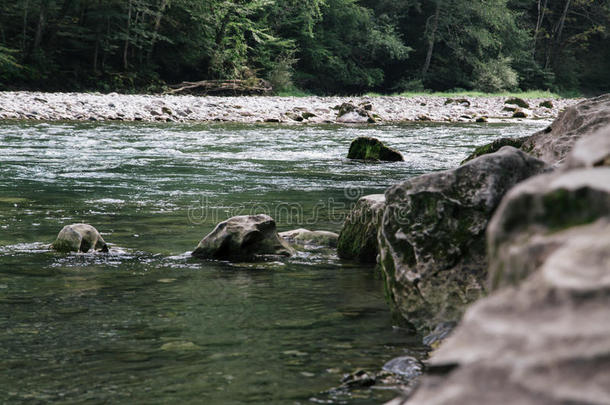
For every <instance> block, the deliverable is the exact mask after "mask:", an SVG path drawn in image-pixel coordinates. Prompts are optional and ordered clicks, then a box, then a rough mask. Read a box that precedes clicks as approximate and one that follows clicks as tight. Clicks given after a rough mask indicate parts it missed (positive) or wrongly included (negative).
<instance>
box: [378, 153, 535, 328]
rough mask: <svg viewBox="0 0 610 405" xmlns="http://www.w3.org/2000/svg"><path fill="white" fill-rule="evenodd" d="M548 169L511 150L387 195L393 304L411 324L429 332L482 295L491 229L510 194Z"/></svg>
mask: <svg viewBox="0 0 610 405" xmlns="http://www.w3.org/2000/svg"><path fill="white" fill-rule="evenodd" d="M544 168H545V164H544V162H542V161H540V160H538V159H536V158H534V157H532V156H530V155H527V154H526V153H524V152H522V151H519V150H517V149H515V148H513V147H510V146H506V147H504V148H502V149H500V150H499V151H498V152H496V153H493V154H489V155H484V156H481V157H479V158H477V159H474V160H472V161H470V162H468V163H466V164H464V165H462V166H460V167H458V168H456V169H452V170H448V171H444V172H438V173H432V174H427V175H424V176H419V177H416V178H413V179H410V180H407V181H405V182H403V183H400V184H398V185H395V186H393V187H391V188H389V189H388V191H386V194H385V197H386V209H385V212H384V215H383V222H382V226H381V229H380V231H379V240H378V242H379V249H380V265H381V269H382V273H383V276H384V280H385V283H386V293H387V294H388V298H389V300H390V302H392V303H393V305H394V307H395V309H396V310H397V311H398V312H399V313H400V315H401V316H402V317H403V318H404V319H406V321H407V322H409V323H411V324H412V325H413V326H415V327H416V328H418V329H420V330H422V331H424V332H427V331H429V330H431V329H432V328H433V327H434V326H435V325H436V324H438V323H440V322H448V321H455V320H457V319H459V318H460V316H461V314H462V312H463V310H464V308H465V306H466V305H467V304H469V303H471V302H473V301H475V300H476V299H478V298H480V297H481V296H482V295H483V292H484V283H485V280H486V278H487V269H486V267H487V266H486V260H485V229H486V228H487V224H488V222H489V220H490V219H491V216H492V214H493V212H494V210H495V209H496V207H497V206H498V204H499V203H500V200H501V199H502V197H503V196H504V194H505V193H506V192H507V191H508V190H509V189H510V188H512V187H513V186H514V185H515V184H517V183H518V182H519V181H522V180H524V179H526V178H528V177H530V176H533V175H535V174H538V173H540V172H541V171H542V170H544Z"/></svg>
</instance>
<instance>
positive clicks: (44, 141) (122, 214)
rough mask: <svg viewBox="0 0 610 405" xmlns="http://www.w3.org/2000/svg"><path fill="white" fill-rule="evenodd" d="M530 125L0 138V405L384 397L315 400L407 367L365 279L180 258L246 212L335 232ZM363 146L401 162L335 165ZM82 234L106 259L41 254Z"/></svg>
mask: <svg viewBox="0 0 610 405" xmlns="http://www.w3.org/2000/svg"><path fill="white" fill-rule="evenodd" d="M544 125H545V123H543V122H541V123H540V124H537V125H532V124H527V125H520V126H511V127H507V126H489V125H484V126H480V125H465V126H444V125H408V126H382V127H371V128H367V127H331V126H325V127H282V126H264V125H261V126H239V125H225V126H216V125H214V126H210V125H134V124H129V125H127V124H125V125H117V124H99V123H97V124H83V123H78V124H76V123H63V124H61V123H58V124H40V123H0V129H1V131H0V402H9V403H26V402H27V403H42V402H48V401H58V402H62V403H82V402H84V401H91V402H93V403H100V402H137V403H183V402H184V403H244V402H249V403H287V404H292V403H304V402H308V401H314V402H322V403H370V402H381V401H384V400H387V399H390V398H392V397H393V395H394V393H393V392H391V391H384V390H375V389H373V390H370V389H366V390H362V391H359V392H357V393H356V392H352V393H349V392H338V391H332V392H331V393H329V392H328V390H329V389H331V388H332V387H336V386H337V385H339V383H340V380H341V376H342V374H343V373H348V372H352V371H354V370H355V369H359V368H364V369H369V370H373V371H375V370H379V369H380V368H381V366H382V365H383V363H384V362H385V361H387V360H389V359H391V358H392V357H396V356H399V355H402V354H405V352H407V353H410V354H415V355H417V354H418V353H420V351H421V348H419V347H418V345H417V343H416V342H417V337H415V336H410V335H408V334H407V333H406V332H405V331H403V330H401V329H399V328H393V327H392V322H391V317H390V314H389V312H388V310H387V307H386V305H385V303H384V299H383V293H382V286H381V283H380V281H379V280H378V279H377V278H376V277H375V275H374V274H373V272H372V270H371V269H370V268H367V267H363V266H360V265H355V264H353V263H347V262H341V261H339V260H338V259H337V258H336V256H335V255H334V254H332V253H329V252H327V251H323V250H322V251H319V252H310V253H300V254H298V255H297V256H295V257H294V258H291V259H289V260H286V261H285V262H281V263H264V264H228V263H218V262H216V263H214V262H201V261H198V260H194V259H192V258H190V256H189V255H188V254H187V253H186V252H188V251H190V250H192V249H193V248H194V247H195V246H196V244H197V242H198V241H199V240H200V239H201V238H202V237H203V236H204V235H205V234H206V233H207V232H209V231H210V230H211V229H212V228H213V226H214V225H215V223H216V222H217V221H220V220H223V219H226V218H227V217H228V216H231V215H233V214H240V213H248V212H251V211H256V212H259V211H261V210H263V211H266V212H268V213H270V214H276V216H277V215H279V217H278V218H276V219H278V226H279V228H280V230H287V229H292V228H297V227H301V226H303V225H305V226H307V227H309V228H314V229H328V230H333V231H337V230H338V229H339V228H340V223H341V220H342V218H343V216H344V215H345V212H346V209H347V208H348V207H349V205H350V204H351V203H353V201H354V200H355V199H356V198H357V197H358V196H359V195H362V194H365V193H373V192H382V191H383V190H384V188H385V187H387V186H388V185H390V184H392V183H394V182H396V181H398V180H400V179H404V178H407V177H410V176H413V175H417V174H421V173H424V172H429V171H433V170H441V169H445V168H448V167H451V166H454V165H456V164H457V163H458V162H459V161H460V160H461V159H462V158H463V157H464V156H466V154H467V153H468V152H469V151H470V150H471V149H472V147H473V146H475V145H479V144H482V143H485V142H487V141H489V140H492V139H495V138H497V137H500V136H513V135H524V134H527V133H531V132H533V131H534V130H536V129H538V128H539V127H543V126H544ZM362 135H364V136H375V137H378V138H380V139H382V140H383V141H384V142H386V143H387V144H388V145H389V146H392V147H394V148H396V149H398V150H400V151H401V152H402V153H403V154H404V156H405V160H406V161H405V162H404V163H391V164H369V165H364V164H361V163H357V162H350V161H347V160H346V159H344V156H345V154H346V152H347V149H348V147H349V143H350V141H351V140H352V139H353V138H354V137H356V136H362ZM284 208H285V209H284ZM81 221H82V222H88V223H91V224H92V225H94V226H95V227H97V228H98V229H99V230H100V231H101V233H102V235H103V237H104V239H105V240H106V241H107V242H110V244H111V245H112V247H113V249H112V253H111V254H109V255H99V254H71V255H60V254H57V253H54V252H51V251H49V250H48V245H49V244H50V242H52V240H53V238H54V237H55V235H56V234H57V232H58V231H59V230H60V229H61V228H62V226H63V225H65V224H68V223H74V222H81Z"/></svg>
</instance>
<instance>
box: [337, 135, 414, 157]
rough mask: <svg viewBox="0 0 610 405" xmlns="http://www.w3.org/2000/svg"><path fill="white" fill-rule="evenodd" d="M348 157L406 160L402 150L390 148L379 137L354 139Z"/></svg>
mask: <svg viewBox="0 0 610 405" xmlns="http://www.w3.org/2000/svg"><path fill="white" fill-rule="evenodd" d="M347 158H348V159H357V160H372V161H385V162H402V161H403V160H404V158H403V157H402V155H401V154H400V152H398V151H396V150H394V149H391V148H388V147H387V146H385V145H384V144H383V142H381V141H380V140H379V139H377V138H369V137H359V138H356V139H354V140H353V141H352V143H351V145H350V147H349V152H348V153H347Z"/></svg>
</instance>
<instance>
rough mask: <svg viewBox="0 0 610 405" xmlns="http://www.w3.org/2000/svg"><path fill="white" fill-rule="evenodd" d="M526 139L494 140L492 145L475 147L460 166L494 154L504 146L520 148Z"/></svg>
mask: <svg viewBox="0 0 610 405" xmlns="http://www.w3.org/2000/svg"><path fill="white" fill-rule="evenodd" d="M526 139H527V138H501V139H496V140H495V141H493V142H492V143H488V144H487V145H483V146H479V147H477V148H476V149H475V150H474V152H472V153H471V154H470V156H468V157H467V158H466V159H464V160H463V161H462V164H464V163H466V162H468V161H470V160H472V159H474V158H478V157H479V156H483V155H487V154H489V153H495V152H497V151H499V150H500V149H501V148H503V147H504V146H512V147H515V148H517V149H519V148H521V147H522V146H523V144H524V143H525V141H526Z"/></svg>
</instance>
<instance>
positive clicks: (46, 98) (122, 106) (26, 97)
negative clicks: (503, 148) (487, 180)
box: [0, 92, 581, 124]
mask: <svg viewBox="0 0 610 405" xmlns="http://www.w3.org/2000/svg"><path fill="white" fill-rule="evenodd" d="M463 99H464V98H462V97H460V98H459V100H461V101H459V100H458V102H450V103H448V104H446V103H447V100H448V99H447V98H445V97H435V96H418V97H398V96H388V97H269V96H252V97H250V96H248V97H212V96H190V95H183V96H170V95H126V94H117V93H110V94H101V93H41V92H0V120H7V119H9V120H41V121H63V120H66V121H67V120H69V121H74V120H76V121H145V122H154V121H161V122H209V121H217V122H240V123H256V122H281V123H291V124H321V123H335V122H337V107H338V106H339V105H341V104H343V103H351V104H353V105H355V106H358V105H363V104H370V106H371V107H372V109H371V113H373V114H375V117H376V119H377V122H379V123H384V122H385V123H399V122H412V121H433V122H474V121H477V120H478V121H489V122H503V121H510V120H516V119H551V118H555V117H556V116H557V115H558V113H559V112H560V111H561V110H563V109H565V108H566V107H567V106H570V105H572V104H575V103H577V102H579V101H581V99H559V100H552V108H547V107H541V106H540V103H541V102H543V101H546V100H547V99H528V100H527V102H528V104H529V106H530V107H529V108H526V109H523V112H524V115H525V117H522V118H512V117H513V114H514V112H513V111H508V110H505V107H506V105H505V103H504V102H505V101H506V98H505V97H466V98H465V99H466V100H467V101H468V102H464V101H463Z"/></svg>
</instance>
